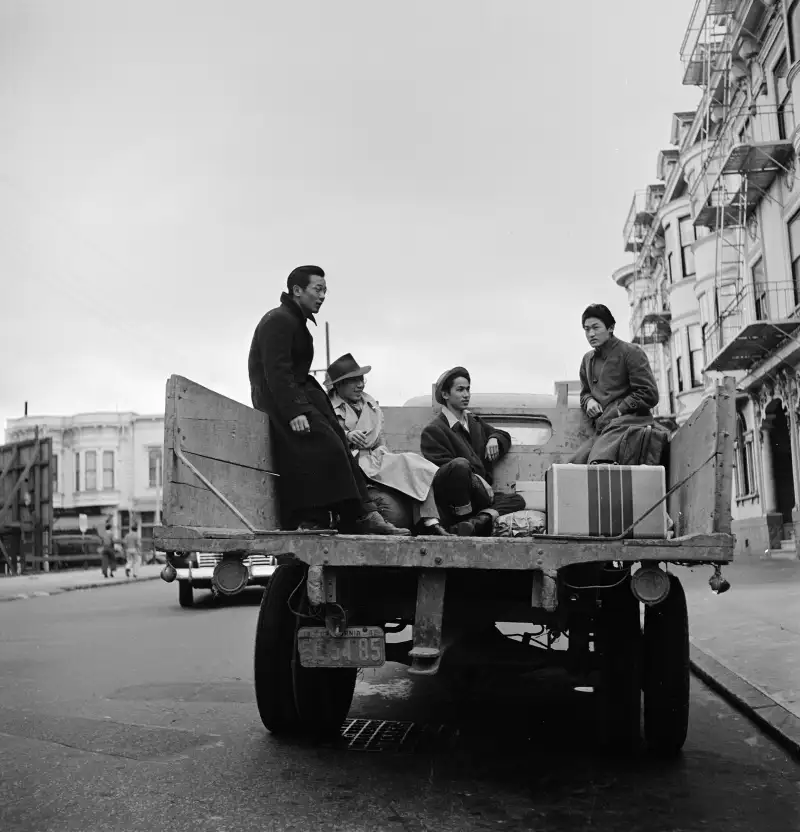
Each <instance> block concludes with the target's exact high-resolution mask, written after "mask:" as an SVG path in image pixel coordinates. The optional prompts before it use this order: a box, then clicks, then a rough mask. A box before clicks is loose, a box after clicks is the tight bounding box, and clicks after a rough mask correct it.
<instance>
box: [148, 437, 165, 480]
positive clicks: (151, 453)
mask: <svg viewBox="0 0 800 832" xmlns="http://www.w3.org/2000/svg"><path fill="white" fill-rule="evenodd" d="M154 460H155V465H153V461H154ZM159 462H160V464H159ZM163 485H164V451H163V449H162V448H155V447H153V448H148V449H147V487H148V488H162V487H163Z"/></svg>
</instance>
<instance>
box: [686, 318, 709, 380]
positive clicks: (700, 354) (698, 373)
mask: <svg viewBox="0 0 800 832" xmlns="http://www.w3.org/2000/svg"><path fill="white" fill-rule="evenodd" d="M693 332H695V333H697V338H699V339H700V341H699V346H695V347H692V333H693ZM686 340H687V344H688V347H689V381H690V382H691V386H692V389H694V388H696V387H702V386H703V384H704V381H703V373H704V371H705V361H704V353H705V349H704V344H703V333H702V329H701V327H700V325H699V324H689V326H687V327H686Z"/></svg>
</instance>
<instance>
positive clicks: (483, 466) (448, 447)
mask: <svg viewBox="0 0 800 832" xmlns="http://www.w3.org/2000/svg"><path fill="white" fill-rule="evenodd" d="M467 422H468V424H469V435H467V433H466V432H465V431H464V430H463V429H462V428H460V427H459V428H457V429H456V430H454V429H453V428H451V427H450V424H449V422H448V421H447V417H446V416H445V415H444V413H440V414H439V415H438V416H436V418H435V419H434V420H433V421H432V422H429V423H428V424H427V425H426V426H425V428H423V431H422V437H421V439H420V450H421V451H422V455H423V456H424V457H425V459H427V460H430V461H431V462H432V463H433V464H434V465H438V466H439V467H440V468H441V467H442V465H444V464H445V463H447V462H450V461H451V460H453V459H458V458H459V457H463V458H464V459H466V460H467V461H468V462H469V465H470V468H471V469H472V473H473V474H477V475H478V476H479V477H483V479H485V480H486V482H488V483H489V485H491V484H492V463H490V462H489V461H488V460H487V459H486V445H487V443H488V442H489V440H490V439H496V440H497V444H498V445H499V446H500V455H499V456H498V460H499V459H502V458H503V457H504V456H505V455H506V454H507V453H508V451H509V449H510V448H511V435H510V434H508V433H506V431H504V430H500V429H499V428H495V427H493V426H492V425H490V424H489V423H488V422H486V421H485V420H483V419H481V417H480V416H478V415H477V414H475V413H470V412H468V413H467Z"/></svg>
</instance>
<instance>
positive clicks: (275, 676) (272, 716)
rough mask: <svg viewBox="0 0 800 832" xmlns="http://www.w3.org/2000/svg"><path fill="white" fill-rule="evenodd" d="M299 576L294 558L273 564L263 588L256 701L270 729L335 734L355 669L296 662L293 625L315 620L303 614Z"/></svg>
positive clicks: (304, 599)
mask: <svg viewBox="0 0 800 832" xmlns="http://www.w3.org/2000/svg"><path fill="white" fill-rule="evenodd" d="M305 576H306V570H305V568H304V567H303V566H302V565H300V564H298V565H294V564H292V565H283V566H279V567H278V568H277V569H276V570H275V572H274V573H273V575H272V580H271V581H270V584H269V587H268V588H267V589H266V590H265V592H264V596H263V598H262V600H261V609H260V611H259V615H258V623H257V625H256V644H255V662H254V665H255V667H254V670H255V689H256V703H257V705H258V712H259V715H260V716H261V721H262V722H263V723H264V726H265V727H266V728H267V730H269V731H270V732H272V733H273V734H292V733H305V734H308V735H310V736H313V737H315V738H322V737H327V736H331V735H335V734H338V732H339V730H340V728H341V726H342V723H343V722H344V720H345V718H346V717H347V713H348V711H349V710H350V704H351V703H352V700H353V692H354V690H355V684H356V673H357V670H356V669H355V668H348V669H338V668H337V669H328V668H309V667H303V666H302V665H301V664H300V657H299V655H298V653H297V630H298V629H299V628H300V627H301V626H303V625H308V624H312V623H317V624H318V623H319V622H318V621H317V620H316V619H311V618H308V617H306V616H305V615H303V613H305V612H306V611H307V609H308V599H307V597H306V590H305ZM290 606H291V609H290ZM292 610H294V612H293V611H292Z"/></svg>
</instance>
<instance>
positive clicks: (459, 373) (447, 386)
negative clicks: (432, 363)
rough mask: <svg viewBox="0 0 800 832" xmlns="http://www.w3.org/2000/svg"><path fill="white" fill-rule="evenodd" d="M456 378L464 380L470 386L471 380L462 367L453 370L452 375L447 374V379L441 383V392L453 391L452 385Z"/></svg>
mask: <svg viewBox="0 0 800 832" xmlns="http://www.w3.org/2000/svg"><path fill="white" fill-rule="evenodd" d="M457 378H465V379H466V380H467V382H468V383H469V384H472V379H471V378H470V377H469V373H468V372H467V371H466V370H465V369H464V368H463V367H459V368H458V369H457V370H453V372H452V373H449V374H448V376H447V378H445V380H444V381H443V382H442V392H443V393H449V392H450V391H451V390H452V389H453V385H454V384H455V383H456V379H457Z"/></svg>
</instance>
